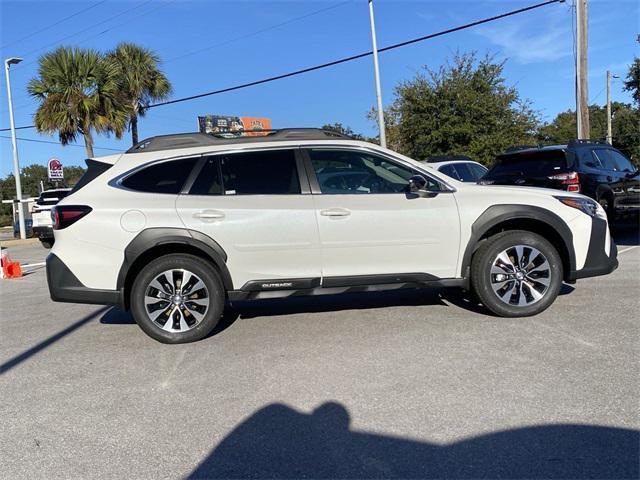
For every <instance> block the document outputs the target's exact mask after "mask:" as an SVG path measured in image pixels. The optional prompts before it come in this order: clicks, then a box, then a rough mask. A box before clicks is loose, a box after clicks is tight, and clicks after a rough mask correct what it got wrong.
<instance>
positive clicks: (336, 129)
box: [320, 122, 371, 141]
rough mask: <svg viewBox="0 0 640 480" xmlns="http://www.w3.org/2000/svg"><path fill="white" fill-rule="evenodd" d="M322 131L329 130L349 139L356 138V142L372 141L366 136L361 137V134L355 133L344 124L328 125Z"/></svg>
mask: <svg viewBox="0 0 640 480" xmlns="http://www.w3.org/2000/svg"><path fill="white" fill-rule="evenodd" d="M320 128H322V130H329V131H331V132H338V133H341V134H343V135H348V136H349V137H352V138H354V139H355V140H364V141H370V140H371V139H369V138H367V137H365V136H364V135H361V134H359V133H356V132H354V131H353V130H352V129H351V127H347V126H345V125H342V123H339V122H336V123H327V124H325V125H323V126H322V127H320Z"/></svg>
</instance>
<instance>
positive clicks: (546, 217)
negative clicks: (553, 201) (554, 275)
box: [462, 204, 576, 278]
mask: <svg viewBox="0 0 640 480" xmlns="http://www.w3.org/2000/svg"><path fill="white" fill-rule="evenodd" d="M518 222H521V223H522V224H521V225H518ZM509 223H511V224H516V227H515V228H517V229H519V230H527V227H526V225H527V223H538V224H544V225H546V226H547V227H548V228H551V229H552V230H553V231H554V232H555V234H556V235H557V238H558V239H559V240H560V241H561V245H560V246H561V247H563V249H561V250H563V251H559V252H558V253H559V254H560V258H562V260H563V265H564V267H565V272H564V276H565V278H569V277H570V276H571V272H575V269H576V257H575V251H574V247H573V234H572V233H571V229H570V228H569V227H568V225H567V224H566V223H565V222H564V220H562V219H561V218H560V217H559V216H558V215H556V214H555V213H553V212H551V211H549V210H547V209H544V208H541V207H535V206H532V205H517V204H502V205H493V206H491V207H489V208H487V209H486V210H485V211H484V212H483V213H482V214H481V215H480V216H479V217H478V218H477V219H476V221H475V222H474V223H473V225H472V226H471V236H470V238H469V242H468V243H467V247H466V249H465V251H464V255H463V257H462V276H463V277H467V276H468V275H469V270H470V268H471V259H472V257H473V254H474V253H475V251H476V250H477V249H478V247H479V245H480V240H481V239H483V238H485V237H486V236H487V234H488V233H489V232H491V231H492V230H493V229H495V228H496V227H499V226H500V225H501V224H505V225H506V224H509ZM534 233H537V234H538V235H541V236H543V237H545V238H546V236H545V234H544V232H539V231H534ZM547 240H549V241H550V242H551V243H552V244H555V243H556V242H554V241H553V240H554V239H549V238H547ZM565 257H566V258H565Z"/></svg>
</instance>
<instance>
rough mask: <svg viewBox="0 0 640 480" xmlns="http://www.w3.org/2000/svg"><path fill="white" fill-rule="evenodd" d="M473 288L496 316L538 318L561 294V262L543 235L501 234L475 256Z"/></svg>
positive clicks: (529, 233)
mask: <svg viewBox="0 0 640 480" xmlns="http://www.w3.org/2000/svg"><path fill="white" fill-rule="evenodd" d="M471 284H472V286H473V289H474V291H475V293H476V295H478V297H479V299H480V301H481V302H482V303H483V305H484V306H485V307H487V308H488V309H489V310H491V311H492V312H493V313H495V314H496V315H500V316H502V317H526V316H531V315H537V314H538V313H540V312H542V311H544V310H545V309H547V308H548V307H549V305H551V304H552V303H553V301H554V300H555V299H556V297H557V296H558V293H559V292H560V288H561V286H562V259H561V258H560V255H559V254H558V252H557V250H556V249H555V247H554V246H553V245H551V243H549V241H547V240H546V239H545V238H543V237H541V236H540V235H537V234H535V233H532V232H527V231H521V230H514V231H510V232H503V233H499V234H497V235H494V236H493V237H491V238H489V239H487V240H486V241H485V242H484V244H483V245H482V246H481V247H480V248H479V249H478V250H477V251H476V253H475V255H474V256H473V260H472V264H471Z"/></svg>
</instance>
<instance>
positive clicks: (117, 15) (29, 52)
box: [16, 0, 153, 68]
mask: <svg viewBox="0 0 640 480" xmlns="http://www.w3.org/2000/svg"><path fill="white" fill-rule="evenodd" d="M152 1H153V0H146V1H144V2H142V3H140V4H139V5H136V6H135V7H132V8H128V9H127V10H124V11H122V12H120V13H118V14H116V15H113V16H111V17H109V18H107V19H105V20H102V21H101V22H98V23H94V24H93V25H89V26H88V27H87V28H84V29H82V30H79V31H77V32H74V33H72V34H70V35H67V36H66V37H62V38H59V39H58V40H55V41H53V42H50V43H49V44H48V45H45V46H44V47H40V48H36V49H35V50H30V51H28V52H26V53H24V54H23V55H22V56H24V57H26V56H29V55H30V54H32V53H35V52H39V51H40V50H44V49H45V48H49V47H51V46H52V45H54V44H58V43H60V42H63V41H64V40H67V39H69V38H72V37H77V36H78V35H79V34H81V33H84V32H87V31H89V30H91V29H93V28H94V27H97V26H98V25H103V24H105V23H107V22H110V21H111V20H113V19H114V18H118V17H121V16H122V15H124V14H126V13H129V12H131V11H133V10H137V9H138V8H141V7H144V6H145V5H147V4H149V3H151V2H152ZM34 63H37V62H36V61H33V62H29V63H26V64H24V65H21V66H20V67H21V68H24V67H26V66H28V65H32V64H34ZM16 67H18V65H16Z"/></svg>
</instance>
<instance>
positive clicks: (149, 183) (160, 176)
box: [122, 157, 199, 194]
mask: <svg viewBox="0 0 640 480" xmlns="http://www.w3.org/2000/svg"><path fill="white" fill-rule="evenodd" d="M198 160H199V158H197V157H195V158H184V159H181V160H171V161H168V162H162V163H155V164H153V165H151V166H149V167H146V168H143V169H142V170H138V171H137V172H135V173H133V174H132V175H129V176H128V177H126V178H125V179H124V180H122V186H123V187H125V188H129V189H131V190H136V191H139V192H149V193H173V194H177V193H180V190H182V187H183V185H184V183H185V182H186V181H187V178H188V177H189V174H190V173H191V170H193V167H194V166H195V164H196V162H197V161H198Z"/></svg>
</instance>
